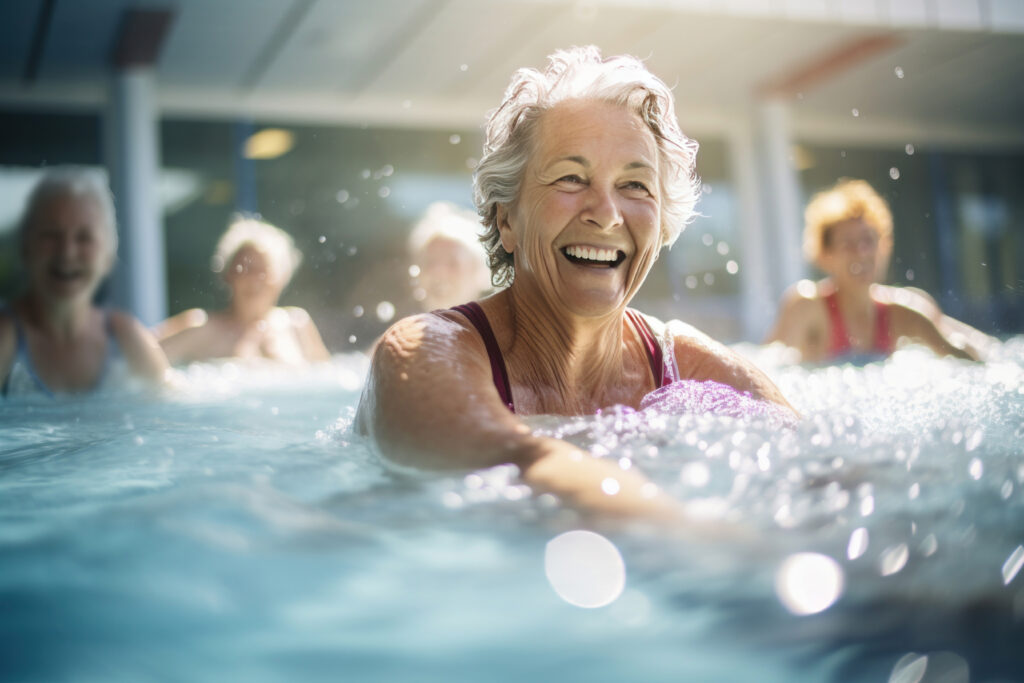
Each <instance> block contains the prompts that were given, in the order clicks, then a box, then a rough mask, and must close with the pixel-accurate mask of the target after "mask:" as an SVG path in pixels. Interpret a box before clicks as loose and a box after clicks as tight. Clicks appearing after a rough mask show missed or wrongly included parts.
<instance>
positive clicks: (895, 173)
mask: <svg viewBox="0 0 1024 683" xmlns="http://www.w3.org/2000/svg"><path fill="white" fill-rule="evenodd" d="M889 177H890V178H892V179H893V180H899V179H900V169H898V168H896V167H895V166H893V167H892V168H890V169H889Z"/></svg>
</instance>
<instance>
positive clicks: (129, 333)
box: [110, 312, 170, 384]
mask: <svg viewBox="0 0 1024 683" xmlns="http://www.w3.org/2000/svg"><path fill="white" fill-rule="evenodd" d="M110 326H111V329H112V330H113V333H114V336H115V337H116V338H117V344H118V346H119V347H120V349H121V355H122V356H124V359H125V361H126V362H127V363H128V367H129V368H130V369H131V371H132V374H134V375H137V376H139V377H142V378H143V379H146V380H148V381H149V382H152V383H154V384H162V383H163V382H164V380H165V378H166V374H167V370H168V368H169V367H170V365H169V364H168V362H167V356H166V355H165V354H164V352H163V349H162V348H160V343H159V342H157V340H156V338H155V337H154V336H153V335H152V334H151V333H150V331H149V330H148V329H146V327H145V326H144V325H143V324H142V323H141V322H139V321H138V320H137V319H136V318H134V317H132V316H131V315H128V314H127V313H121V312H111V314H110Z"/></svg>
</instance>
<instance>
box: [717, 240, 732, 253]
mask: <svg viewBox="0 0 1024 683" xmlns="http://www.w3.org/2000/svg"><path fill="white" fill-rule="evenodd" d="M715 250H716V251H717V252H718V253H719V254H721V255H722V256H725V255H726V254H728V253H729V245H728V244H726V243H725V242H719V243H718V244H717V245H716V246H715Z"/></svg>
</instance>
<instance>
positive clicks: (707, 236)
mask: <svg viewBox="0 0 1024 683" xmlns="http://www.w3.org/2000/svg"><path fill="white" fill-rule="evenodd" d="M700 241H701V243H702V244H703V245H704V246H705V247H710V246H711V245H712V244H714V243H715V238H714V236H713V235H712V234H711V233H704V234H703V235H701V238H700Z"/></svg>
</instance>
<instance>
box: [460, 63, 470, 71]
mask: <svg viewBox="0 0 1024 683" xmlns="http://www.w3.org/2000/svg"><path fill="white" fill-rule="evenodd" d="M459 71H469V64H460V65H459Z"/></svg>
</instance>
